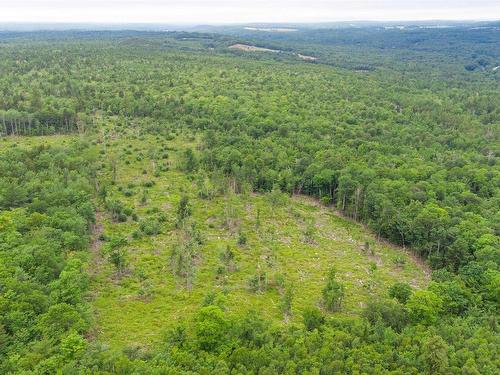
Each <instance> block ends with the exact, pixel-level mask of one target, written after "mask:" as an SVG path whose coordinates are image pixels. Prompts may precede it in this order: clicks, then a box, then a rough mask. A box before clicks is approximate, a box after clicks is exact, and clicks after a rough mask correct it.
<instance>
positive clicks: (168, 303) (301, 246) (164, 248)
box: [91, 136, 427, 347]
mask: <svg viewBox="0 0 500 375" xmlns="http://www.w3.org/2000/svg"><path fill="white" fill-rule="evenodd" d="M190 146H195V145H194V144H192V143H191V142H189V141H186V140H185V139H182V138H176V139H174V140H172V141H165V140H162V139H160V138H155V137H152V136H145V137H143V138H142V139H137V138H135V137H133V136H132V137H127V138H121V139H114V140H113V142H111V143H110V145H109V147H107V148H106V152H105V154H103V157H102V162H103V163H104V164H107V163H108V162H109V160H117V161H118V165H117V168H116V170H117V180H116V185H115V186H114V188H113V191H112V192H111V193H110V194H111V196H113V197H116V198H118V199H120V200H121V201H123V202H124V204H125V205H126V206H127V207H130V208H132V209H133V211H134V212H135V213H136V214H137V215H138V219H137V220H136V221H133V220H131V219H129V220H128V221H127V222H124V223H115V222H113V221H112V220H111V219H110V217H109V215H108V214H103V215H101V216H99V217H102V226H103V230H102V231H103V233H104V234H105V236H106V237H112V236H116V235H121V236H125V237H127V238H128V240H129V242H128V246H127V253H128V266H127V270H126V271H125V272H124V274H123V275H118V274H117V272H116V270H115V269H114V267H113V265H111V264H110V263H109V261H108V260H107V259H105V258H104V255H103V252H102V251H101V252H98V253H96V254H94V255H95V256H98V257H100V258H101V259H98V260H97V261H95V262H94V265H93V266H92V267H94V269H93V270H91V271H92V275H93V281H92V287H91V294H92V306H93V309H94V312H95V319H96V328H95V332H94V334H95V335H96V337H98V338H99V339H100V340H101V341H102V342H105V343H109V344H110V345H112V346H114V347H124V346H127V345H134V344H150V343H153V342H155V341H157V340H159V339H160V338H161V337H162V332H163V331H164V330H165V329H166V328H169V327H172V326H174V325H175V324H176V323H178V322H179V321H182V320H188V319H189V318H190V317H191V316H192V315H193V314H194V313H195V311H197V309H198V308H199V307H200V306H201V305H202V303H203V300H204V298H205V297H206V296H207V294H208V293H209V292H210V291H216V292H217V293H219V295H220V298H222V299H223V300H224V305H225V306H226V308H227V311H228V313H229V314H235V315H238V314H241V313H243V312H245V311H249V310H255V311H257V312H259V313H260V314H262V315H263V316H265V317H266V318H269V319H271V320H273V321H275V322H282V321H283V317H282V314H281V313H280V310H279V300H280V291H281V288H282V284H283V283H284V284H285V285H290V286H292V287H293V289H294V300H293V308H292V310H293V317H292V320H293V321H295V320H297V321H300V319H301V318H300V312H301V311H302V310H303V309H304V308H305V307H307V306H313V305H318V306H319V301H320V297H321V290H322V288H323V286H324V283H325V276H326V274H327V271H328V269H329V268H330V267H332V266H334V267H335V268H336V269H337V270H338V273H339V278H340V279H341V280H342V281H343V282H344V283H345V286H346V298H345V308H344V312H343V313H344V314H353V313H358V312H360V311H361V309H362V308H363V307H364V305H365V303H366V301H367V299H369V297H370V296H373V295H381V296H385V295H386V294H387V285H392V284H393V283H394V282H396V281H405V282H408V283H410V284H411V285H412V286H414V287H415V288H420V287H424V286H425V285H426V283H427V274H426V271H427V270H425V269H422V268H420V266H419V265H418V264H416V263H415V262H414V261H413V260H412V258H411V257H410V256H409V255H407V254H406V253H404V252H403V251H402V250H401V249H398V248H395V247H392V246H389V245H387V244H383V243H378V242H377V241H375V240H374V237H373V235H372V234H370V233H369V232H367V231H366V230H365V229H363V228H362V227H361V226H360V225H359V224H355V223H352V222H349V221H348V220H345V219H343V218H341V217H339V216H336V215H335V214H334V213H333V211H332V210H331V209H328V208H325V207H321V206H320V205H318V204H317V203H316V202H315V201H314V200H311V199H309V198H305V197H293V198H290V197H288V196H286V195H284V194H279V195H278V196H273V194H274V193H269V194H267V195H261V194H248V193H247V194H245V193H243V194H234V193H232V192H231V191H230V190H229V191H228V192H226V193H225V194H222V195H218V196H216V197H215V198H213V199H211V200H206V199H200V198H199V197H198V196H197V186H196V183H195V180H196V179H193V178H190V177H189V175H186V174H185V173H183V172H181V171H179V170H178V166H179V165H180V163H181V155H182V154H183V152H184V151H185V149H186V148H187V147H190ZM160 149H162V150H165V149H168V159H166V160H165V161H164V163H165V164H166V165H168V167H169V169H168V170H167V171H164V172H161V174H160V175H159V176H157V177H155V176H154V175H153V174H154V171H153V169H154V165H153V162H152V160H151V159H150V158H149V157H148V155H152V154H153V153H155V152H156V153H158V152H161V151H160ZM139 159H140V160H139ZM108 169H109V168H108ZM106 173H109V171H108V172H106ZM151 181H152V182H154V185H153V186H151V187H147V188H145V187H144V185H145V184H146V183H147V182H151ZM119 190H121V191H119ZM143 191H146V192H147V202H146V203H141V202H140V201H139V197H140V196H142V194H143ZM127 195H130V196H127ZM182 195H186V196H188V197H189V200H190V202H191V204H192V207H193V215H192V219H191V220H192V223H194V224H195V225H196V227H197V228H199V230H200V231H201V233H202V237H203V238H204V241H203V244H202V245H201V247H200V256H199V259H198V260H197V264H196V275H195V277H194V282H193V287H192V289H191V290H188V289H186V287H185V285H184V283H183V281H182V280H180V279H179V278H178V277H175V276H174V275H173V273H172V271H171V269H170V267H169V257H170V254H171V252H172V249H173V247H174V246H175V244H176V242H177V238H178V230H177V229H176V228H175V223H174V219H175V215H176V207H177V206H178V204H179V200H180V198H181V196H182ZM158 213H161V214H163V215H165V217H166V220H165V222H164V223H162V224H161V231H160V233H159V234H157V235H153V236H147V235H141V237H140V238H133V235H132V234H133V233H134V232H136V233H138V232H140V229H139V228H140V222H141V221H142V220H144V219H146V218H148V217H154V216H157V215H158ZM242 234H243V235H244V236H245V237H246V238H247V241H246V243H245V244H238V239H239V236H240V235H242ZM367 242H368V243H369V244H370V250H364V248H365V244H366V243H367ZM227 246H229V247H230V248H231V250H232V251H233V252H234V254H235V259H236V261H235V263H236V266H235V270H234V271H232V272H229V273H228V274H227V275H225V276H224V277H218V275H217V270H218V268H219V267H220V266H221V260H220V254H221V253H222V252H223V251H224V249H225V248H226V247H227ZM259 270H260V272H264V273H265V275H266V278H267V279H268V283H269V287H268V289H267V290H265V291H262V292H252V291H250V290H249V280H250V278H251V277H252V276H253V275H255V274H256V273H257V272H259ZM280 285H281V286H280Z"/></svg>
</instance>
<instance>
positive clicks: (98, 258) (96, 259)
mask: <svg viewBox="0 0 500 375" xmlns="http://www.w3.org/2000/svg"><path fill="white" fill-rule="evenodd" d="M103 220H104V214H103V213H102V212H100V211H96V214H95V224H94V225H93V226H92V242H91V246H90V252H91V255H92V259H91V261H90V266H89V270H88V272H89V276H90V277H93V276H95V275H96V274H98V273H99V270H100V269H101V266H102V264H103V262H104V259H103V258H102V253H101V248H102V245H103V241H102V240H101V235H102V234H103V232H104V226H103V224H102V223H103Z"/></svg>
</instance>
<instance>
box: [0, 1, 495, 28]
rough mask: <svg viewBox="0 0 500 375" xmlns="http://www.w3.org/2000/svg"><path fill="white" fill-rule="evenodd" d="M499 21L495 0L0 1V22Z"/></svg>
mask: <svg viewBox="0 0 500 375" xmlns="http://www.w3.org/2000/svg"><path fill="white" fill-rule="evenodd" d="M423 19H447V20H452V19H500V0H0V22H97V23H103V22H104V23H132V22H139V23H147V22H155V23H178V24H185V23H197V24H199V23H245V22H314V21H339V20H423Z"/></svg>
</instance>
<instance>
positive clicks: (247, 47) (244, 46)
mask: <svg viewBox="0 0 500 375" xmlns="http://www.w3.org/2000/svg"><path fill="white" fill-rule="evenodd" d="M228 48H231V49H239V50H241V51H245V52H281V51H280V50H277V49H270V48H263V47H256V46H250V45H248V44H240V43H237V44H233V45H232V46H229V47H228Z"/></svg>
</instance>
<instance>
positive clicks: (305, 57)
mask: <svg viewBox="0 0 500 375" xmlns="http://www.w3.org/2000/svg"><path fill="white" fill-rule="evenodd" d="M297 56H298V57H299V58H300V59H302V60H304V61H316V60H317V59H318V58H317V57H314V56H307V55H301V54H300V53H298V54H297Z"/></svg>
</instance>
